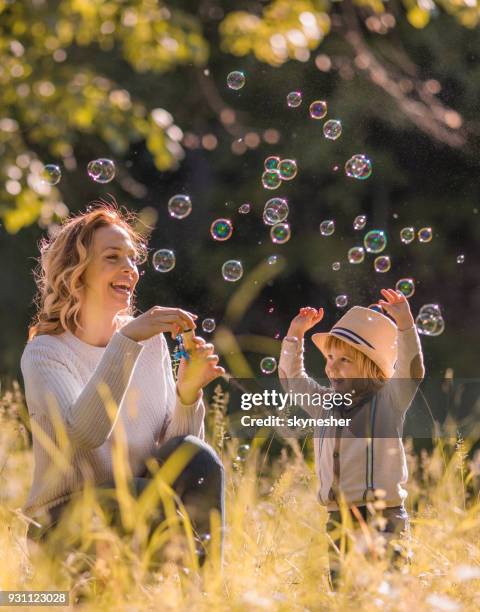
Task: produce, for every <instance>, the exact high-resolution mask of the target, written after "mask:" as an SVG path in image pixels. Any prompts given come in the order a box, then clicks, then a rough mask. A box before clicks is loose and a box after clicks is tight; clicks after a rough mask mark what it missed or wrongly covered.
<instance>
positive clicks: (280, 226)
mask: <svg viewBox="0 0 480 612" xmlns="http://www.w3.org/2000/svg"><path fill="white" fill-rule="evenodd" d="M290 235H291V233H290V226H289V225H288V223H277V224H276V225H274V226H273V227H272V229H271V230H270V238H271V239H272V242H274V243H275V244H284V243H285V242H288V241H289V240H290Z"/></svg>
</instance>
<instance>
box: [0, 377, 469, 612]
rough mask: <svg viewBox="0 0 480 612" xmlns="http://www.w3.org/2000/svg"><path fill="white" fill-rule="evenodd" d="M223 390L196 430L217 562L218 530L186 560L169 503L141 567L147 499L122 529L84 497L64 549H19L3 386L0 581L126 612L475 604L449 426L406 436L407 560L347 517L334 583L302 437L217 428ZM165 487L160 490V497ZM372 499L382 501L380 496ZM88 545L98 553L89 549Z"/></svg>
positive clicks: (19, 518)
mask: <svg viewBox="0 0 480 612" xmlns="http://www.w3.org/2000/svg"><path fill="white" fill-rule="evenodd" d="M227 402H228V397H226V396H224V395H222V393H219V392H218V390H217V392H216V393H215V394H214V396H213V399H212V400H211V402H210V418H209V428H208V429H209V440H210V442H211V443H212V445H214V446H215V447H216V448H217V450H218V451H219V452H220V454H221V456H222V459H223V461H224V464H225V470H226V479H227V525H226V530H225V541H224V553H223V562H222V560H221V555H220V548H219V546H218V542H216V541H212V542H210V543H209V550H210V555H209V557H208V561H207V562H206V563H205V564H204V565H203V566H202V567H201V568H199V567H198V564H197V563H196V558H195V556H194V555H192V552H191V551H192V549H191V541H189V537H188V536H189V525H188V521H187V522H186V523H185V522H182V520H181V519H180V518H179V516H178V514H177V513H176V512H175V511H174V510H173V512H171V513H167V521H166V522H165V525H163V526H162V529H160V530H159V534H158V540H157V541H156V543H157V545H158V546H160V547H162V551H163V553H162V557H161V562H159V563H158V564H157V565H156V566H155V567H153V568H152V566H150V567H148V565H149V564H148V558H149V555H150V554H151V552H152V550H151V549H149V547H148V546H147V544H146V542H145V541H144V540H143V536H142V534H143V535H144V533H145V532H144V527H145V520H147V519H145V520H143V519H144V517H148V509H147V510H146V506H145V504H144V505H143V506H141V502H140V501H138V502H137V501H136V500H134V499H132V498H130V499H125V500H124V503H125V509H126V511H128V512H129V513H130V517H129V519H130V520H133V523H134V529H133V532H132V536H131V537H130V536H128V537H124V538H123V539H122V538H120V537H118V536H117V535H116V534H115V532H114V531H112V530H111V529H109V528H108V527H107V526H106V525H105V524H102V521H100V522H98V521H89V520H88V519H87V520H84V515H82V512H84V511H85V508H83V509H82V507H81V505H80V509H79V513H80V514H79V515H78V517H77V519H78V520H77V519H74V520H73V521H72V524H74V525H75V526H76V527H77V536H78V538H79V539H78V546H77V547H76V548H75V549H74V550H68V538H67V537H66V536H62V537H61V538H60V539H59V540H58V541H57V543H56V545H55V546H57V547H58V548H55V549H52V550H54V552H50V553H48V552H46V551H45V550H42V549H38V550H33V551H32V550H30V549H28V548H27V544H26V539H25V532H26V527H27V522H26V521H27V519H26V518H25V517H24V516H23V515H22V513H21V511H20V508H21V506H22V504H23V502H24V500H25V498H26V495H27V493H28V487H29V485H30V480H31V476H32V469H33V465H32V461H33V456H32V451H31V447H30V436H29V432H28V419H26V418H25V414H26V412H25V406H24V402H23V397H22V393H21V390H20V387H19V386H18V385H15V386H14V388H13V389H11V390H8V391H5V390H4V391H3V394H2V398H1V402H0V418H1V427H0V478H1V487H0V513H1V521H0V555H1V557H0V558H1V563H0V580H1V585H2V589H4V590H22V591H23V590H40V589H41V590H67V591H69V592H70V603H71V605H72V604H73V603H74V602H75V601H76V602H77V604H76V605H77V606H78V607H81V609H85V610H112V609H115V610H129V611H132V612H133V611H136V610H150V609H152V610H159V609H160V610H193V609H194V610H209V611H212V610H227V609H228V610H350V609H351V610H354V609H357V610H358V609H362V610H379V609H385V610H405V611H406V610H412V609H414V608H415V609H416V610H445V611H456V610H459V611H460V610H477V609H478V608H479V606H480V594H479V586H480V537H479V536H480V501H479V499H478V484H479V479H480V466H479V460H478V454H474V455H473V459H472V458H469V457H470V456H471V453H470V452H469V450H470V449H469V445H468V442H467V441H465V440H462V439H458V438H457V439H455V437H452V439H451V440H450V441H446V440H442V441H439V442H438V443H437V445H436V446H435V448H434V449H433V451H432V452H431V453H427V452H423V453H420V454H419V453H415V452H413V445H412V441H411V440H406V450H407V456H408V461H409V473H410V479H409V485H408V491H409V497H408V504H407V508H408V509H409V511H410V513H411V517H412V533H411V538H410V540H409V542H408V544H407V543H405V542H404V543H403V544H402V548H403V551H404V552H403V554H404V555H405V556H408V557H409V559H410V561H409V562H406V563H405V564H404V565H403V568H402V569H399V570H392V569H390V568H389V566H388V562H387V560H386V558H385V554H384V548H385V547H384V545H383V542H382V538H381V537H378V535H375V534H372V537H370V538H369V537H366V538H363V540H362V539H360V537H359V536H358V535H357V534H356V533H353V532H352V531H351V530H350V529H346V531H345V532H344V534H343V538H344V539H343V540H342V541H346V540H347V539H352V538H353V539H354V541H355V542H356V543H357V544H356V546H354V547H350V549H349V550H348V552H347V553H346V554H345V555H344V557H343V568H344V570H343V583H342V585H341V586H340V587H339V588H338V589H337V590H336V591H332V590H331V589H330V586H329V582H328V575H327V535H326V532H325V521H326V518H327V517H326V512H325V511H324V510H323V509H322V507H321V506H320V505H319V504H318V502H317V500H316V477H315V474H314V469H313V453H312V450H311V444H310V441H309V440H306V441H302V440H297V439H290V440H282V441H281V442H282V448H281V450H280V452H275V453H273V452H272V448H273V446H272V441H271V439H268V438H264V439H262V438H258V439H255V440H253V441H250V442H249V444H247V443H245V441H240V440H238V439H229V436H228V433H227V431H228V423H227V422H226V417H225V416H224V413H225V408H226V403H227ZM119 477H120V478H121V476H119ZM159 490H160V491H162V486H160V487H159ZM167 490H168V484H167V485H163V491H164V493H165V492H167ZM161 494H162V493H161ZM167 498H168V492H167V494H166V498H165V499H166V504H167V505H168V503H169V501H168V499H167ZM170 501H171V499H170ZM375 504H376V505H377V507H376V511H377V512H379V513H381V502H375ZM91 505H93V506H94V505H95V504H91ZM147 506H148V502H147ZM142 512H143V514H142ZM82 516H83V519H82ZM79 526H81V529H80V527H79ZM182 534H186V536H183V537H182ZM190 535H191V534H190ZM214 539H215V538H214ZM167 540H168V543H167V544H165V543H166V542H167ZM97 542H99V544H96V543H97ZM185 542H186V544H185ZM362 542H363V543H362ZM105 543H107V544H106V547H105ZM62 546H63V548H64V549H65V548H66V549H67V550H62ZM97 547H98V548H97ZM102 547H103V548H102ZM99 549H100V550H103V552H102V553H101V554H98V555H95V554H94V551H95V550H97V551H98V550H99Z"/></svg>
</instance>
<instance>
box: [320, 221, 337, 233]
mask: <svg viewBox="0 0 480 612" xmlns="http://www.w3.org/2000/svg"><path fill="white" fill-rule="evenodd" d="M334 232H335V221H334V220H333V219H325V221H322V222H321V223H320V234H321V235H322V236H331V235H332V234H333V233H334Z"/></svg>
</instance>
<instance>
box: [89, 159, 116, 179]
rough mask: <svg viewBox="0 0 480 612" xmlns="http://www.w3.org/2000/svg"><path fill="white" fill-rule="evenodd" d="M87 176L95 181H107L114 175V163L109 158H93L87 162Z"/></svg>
mask: <svg viewBox="0 0 480 612" xmlns="http://www.w3.org/2000/svg"><path fill="white" fill-rule="evenodd" d="M87 173H88V176H89V177H90V178H91V179H93V180H94V181H95V182H96V183H109V182H110V181H112V180H113V178H114V177H115V164H114V163H113V161H112V160H111V159H105V158H103V157H101V158H100V159H94V160H93V161H91V162H88V165H87Z"/></svg>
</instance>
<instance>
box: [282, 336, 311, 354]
mask: <svg viewBox="0 0 480 612" xmlns="http://www.w3.org/2000/svg"><path fill="white" fill-rule="evenodd" d="M304 343H305V341H304V339H303V338H300V339H299V338H297V337H296V336H285V338H284V339H283V341H282V355H285V356H295V357H296V356H298V355H299V354H301V353H303V349H304Z"/></svg>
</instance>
